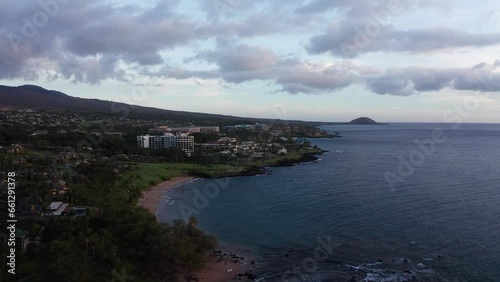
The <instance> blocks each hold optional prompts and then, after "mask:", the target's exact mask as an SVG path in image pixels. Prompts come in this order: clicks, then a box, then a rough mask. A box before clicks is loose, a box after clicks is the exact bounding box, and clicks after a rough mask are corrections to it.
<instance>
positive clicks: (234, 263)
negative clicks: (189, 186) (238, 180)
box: [137, 149, 327, 282]
mask: <svg viewBox="0 0 500 282" xmlns="http://www.w3.org/2000/svg"><path fill="white" fill-rule="evenodd" d="M325 152H327V151H325V150H321V149H317V150H315V151H310V152H303V153H302V154H300V155H299V156H298V157H295V158H287V157H285V158H282V159H278V160H272V161H271V162H261V163H259V164H254V165H251V166H246V167H244V169H242V170H240V171H238V172H232V173H227V172H224V173H221V174H217V173H216V174H208V173H205V172H201V171H190V174H191V175H192V176H181V177H174V178H172V179H170V180H167V181H164V182H161V183H159V184H157V185H155V186H152V187H151V188H149V189H148V190H144V191H143V192H142V196H141V197H140V198H139V200H138V202H137V206H139V207H142V208H144V209H146V210H148V211H149V212H151V214H153V215H155V217H156V219H157V221H159V218H158V209H159V208H160V205H161V204H162V203H161V198H162V194H163V192H164V191H167V190H169V189H171V188H173V187H176V186H179V185H182V184H185V183H188V182H190V181H192V180H193V179H195V178H196V177H199V178H207V179H210V178H225V177H238V176H254V175H259V174H262V173H264V172H265V171H264V170H265V168H266V167H285V166H293V165H295V164H298V163H303V162H311V161H315V160H317V159H318V155H321V154H323V153H325ZM254 263H255V262H254V261H252V260H250V259H248V258H244V257H242V256H239V255H237V254H234V253H232V252H228V253H224V252H221V251H220V250H218V251H215V250H214V251H212V252H211V253H209V254H207V259H206V264H205V268H204V269H202V270H201V271H199V272H197V273H195V274H194V281H202V282H226V281H233V280H237V281H254V279H255V276H254V274H253V268H254V267H253V265H254Z"/></svg>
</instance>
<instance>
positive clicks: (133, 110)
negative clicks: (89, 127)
mask: <svg viewBox="0 0 500 282" xmlns="http://www.w3.org/2000/svg"><path fill="white" fill-rule="evenodd" d="M0 108H4V109H40V110H54V109H58V110H67V111H80V112H98V113H106V114H116V115H120V116H129V117H161V118H164V119H169V120H173V121H179V122H190V121H199V122H203V123H210V122H217V123H222V124H224V123H227V124H229V123H245V122H246V123H256V122H261V123H269V122H270V120H269V119H262V118H260V119H259V118H246V117H236V116H229V115H217V114H206V113H196V112H184V111H172V110H163V109H158V108H151V107H142V106H137V105H128V104H125V103H118V102H112V101H104V100H99V99H85V98H78V97H72V96H69V95H67V94H65V93H62V92H59V91H55V90H47V89H45V88H42V87H40V86H36V85H23V86H17V87H10V86H0Z"/></svg>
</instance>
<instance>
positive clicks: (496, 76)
mask: <svg viewBox="0 0 500 282" xmlns="http://www.w3.org/2000/svg"><path fill="white" fill-rule="evenodd" d="M497 64H498V60H497V61H496V62H495V63H493V64H487V63H481V64H478V65H476V66H474V67H472V68H452V69H431V68H421V67H409V68H393V69H389V70H387V71H385V73H384V74H383V75H381V76H377V77H368V78H366V79H365V82H366V83H365V84H366V87H367V88H368V89H369V90H370V91H372V92H374V93H377V94H388V95H398V96H409V95H414V94H417V93H419V92H429V91H440V90H442V89H444V88H449V89H454V90H468V91H483V92H500V72H498V69H499V67H498V65H497Z"/></svg>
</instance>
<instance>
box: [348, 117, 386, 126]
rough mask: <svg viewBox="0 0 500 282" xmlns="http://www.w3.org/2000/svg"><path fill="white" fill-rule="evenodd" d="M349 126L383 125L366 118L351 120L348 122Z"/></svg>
mask: <svg viewBox="0 0 500 282" xmlns="http://www.w3.org/2000/svg"><path fill="white" fill-rule="evenodd" d="M349 124H359V125H381V124H384V123H378V122H376V121H374V120H373V119H371V118H367V117H359V118H357V119H353V120H351V121H350V122H349Z"/></svg>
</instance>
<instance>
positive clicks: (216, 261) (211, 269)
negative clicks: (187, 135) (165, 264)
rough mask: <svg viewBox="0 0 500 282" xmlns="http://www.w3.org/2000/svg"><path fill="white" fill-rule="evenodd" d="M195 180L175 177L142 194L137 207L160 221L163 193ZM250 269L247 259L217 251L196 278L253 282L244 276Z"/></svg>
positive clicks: (209, 256) (209, 281)
mask: <svg viewBox="0 0 500 282" xmlns="http://www.w3.org/2000/svg"><path fill="white" fill-rule="evenodd" d="M193 179H194V177H191V176H183V177H175V178H172V179H170V180H167V181H165V182H162V183H160V184H158V185H155V186H153V187H151V188H150V189H149V190H145V191H143V192H142V197H141V198H139V201H138V202H137V206H139V207H142V208H145V209H146V210H148V211H149V212H151V213H152V214H154V215H155V216H156V218H157V219H158V209H159V206H160V202H161V198H162V194H163V192H164V191H167V190H169V189H171V188H173V187H175V186H178V185H181V184H184V183H187V182H189V181H192V180H193ZM249 269H250V261H248V260H247V259H244V258H242V257H239V256H238V255H236V254H231V253H228V254H226V253H222V252H220V251H217V252H213V253H211V254H209V255H208V257H207V262H206V267H205V269H203V270H202V271H201V272H199V273H197V274H196V275H195V276H196V277H197V278H198V279H199V281H203V282H226V281H252V280H251V279H248V278H247V276H246V275H244V274H248V272H247V271H248V270H249ZM238 274H240V276H238Z"/></svg>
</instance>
